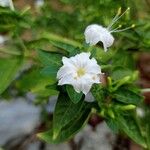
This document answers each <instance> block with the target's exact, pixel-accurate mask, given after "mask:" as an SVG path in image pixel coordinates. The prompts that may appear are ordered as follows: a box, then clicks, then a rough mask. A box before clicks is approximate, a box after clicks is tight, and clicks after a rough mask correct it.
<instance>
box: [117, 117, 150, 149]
mask: <svg viewBox="0 0 150 150" xmlns="http://www.w3.org/2000/svg"><path fill="white" fill-rule="evenodd" d="M117 121H118V125H119V128H120V130H121V131H123V132H124V133H126V134H127V135H128V136H129V137H130V138H131V139H132V140H133V141H135V142H136V143H137V144H139V145H141V146H142V147H144V148H146V147H147V146H146V141H145V138H144V137H143V136H142V133H141V131H140V128H139V126H138V124H137V121H136V120H135V118H134V117H133V116H131V115H126V116H123V115H118V117H117Z"/></svg>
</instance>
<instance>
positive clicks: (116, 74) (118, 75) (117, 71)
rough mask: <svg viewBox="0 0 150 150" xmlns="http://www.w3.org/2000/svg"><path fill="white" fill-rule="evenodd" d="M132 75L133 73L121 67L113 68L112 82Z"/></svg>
mask: <svg viewBox="0 0 150 150" xmlns="http://www.w3.org/2000/svg"><path fill="white" fill-rule="evenodd" d="M132 74H133V71H131V70H130V69H127V68H123V67H115V68H114V69H113V71H112V76H111V77H112V79H113V80H121V79H123V78H124V77H126V76H130V75H132Z"/></svg>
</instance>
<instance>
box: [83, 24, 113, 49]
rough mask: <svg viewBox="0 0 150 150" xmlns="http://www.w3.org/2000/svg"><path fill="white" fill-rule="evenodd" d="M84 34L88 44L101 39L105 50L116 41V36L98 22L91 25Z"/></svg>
mask: <svg viewBox="0 0 150 150" xmlns="http://www.w3.org/2000/svg"><path fill="white" fill-rule="evenodd" d="M84 35H85V40H86V43H87V44H90V45H95V44H97V43H98V42H100V41H101V42H102V43H103V46H104V50H105V51H107V47H110V46H111V45H112V44H113V42H114V37H113V36H112V35H111V33H110V32H109V31H108V30H107V29H106V28H104V27H102V26H100V25H97V24H92V25H89V26H88V27H87V28H86V29H85V32H84Z"/></svg>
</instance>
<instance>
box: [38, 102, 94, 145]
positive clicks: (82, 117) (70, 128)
mask: <svg viewBox="0 0 150 150" xmlns="http://www.w3.org/2000/svg"><path fill="white" fill-rule="evenodd" d="M90 112H91V109H90V108H89V104H87V105H85V107H83V109H82V112H81V113H78V115H77V116H76V118H75V119H73V120H72V121H71V122H70V123H69V124H67V125H66V126H65V127H63V128H62V130H61V132H60V133H59V135H58V136H57V138H56V139H53V129H51V130H50V131H47V132H44V133H40V134H38V137H39V138H41V139H42V140H44V141H46V142H48V143H55V144H56V143H61V142H64V141H67V140H69V139H70V138H72V137H73V136H74V135H75V134H76V133H78V132H79V131H80V130H81V129H82V128H83V127H84V126H85V124H86V123H87V121H88V119H89V116H90Z"/></svg>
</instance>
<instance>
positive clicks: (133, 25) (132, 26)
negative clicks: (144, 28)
mask: <svg viewBox="0 0 150 150" xmlns="http://www.w3.org/2000/svg"><path fill="white" fill-rule="evenodd" d="M134 27H135V24H132V25H131V26H130V27H127V28H125V29H121V30H116V29H117V28H116V29H115V30H112V31H111V33H112V32H122V31H126V30H129V29H132V28H134Z"/></svg>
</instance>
